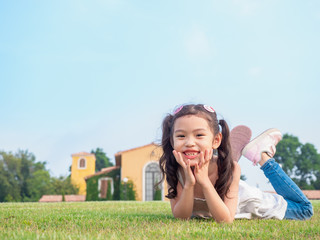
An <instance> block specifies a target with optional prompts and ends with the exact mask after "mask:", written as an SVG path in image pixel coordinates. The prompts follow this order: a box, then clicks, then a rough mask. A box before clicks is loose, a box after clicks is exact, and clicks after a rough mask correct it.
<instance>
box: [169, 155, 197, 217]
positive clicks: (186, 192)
mask: <svg viewBox="0 0 320 240" xmlns="http://www.w3.org/2000/svg"><path fill="white" fill-rule="evenodd" d="M173 155H174V156H175V158H176V160H177V162H178V163H179V164H180V166H181V167H182V169H183V172H184V176H185V184H184V187H182V186H181V183H180V182H178V185H177V196H176V197H175V198H174V199H171V200H170V203H171V211H172V213H173V216H174V217H175V218H182V219H189V218H190V217H191V215H192V211H193V196H194V193H193V190H194V185H195V183H196V179H195V177H194V175H193V172H192V170H191V167H190V161H187V162H185V161H184V160H183V158H182V155H181V153H180V152H177V151H175V150H174V151H173Z"/></svg>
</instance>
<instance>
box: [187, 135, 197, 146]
mask: <svg viewBox="0 0 320 240" xmlns="http://www.w3.org/2000/svg"><path fill="white" fill-rule="evenodd" d="M194 145H195V143H194V139H193V138H192V137H188V138H187V139H186V147H193V146H194Z"/></svg>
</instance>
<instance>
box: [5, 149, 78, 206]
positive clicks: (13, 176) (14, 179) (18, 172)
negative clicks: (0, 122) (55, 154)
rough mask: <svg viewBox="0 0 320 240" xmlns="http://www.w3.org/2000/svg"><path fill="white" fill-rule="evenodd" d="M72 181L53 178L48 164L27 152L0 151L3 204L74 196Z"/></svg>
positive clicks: (75, 190) (74, 190)
mask: <svg viewBox="0 0 320 240" xmlns="http://www.w3.org/2000/svg"><path fill="white" fill-rule="evenodd" d="M76 192H77V189H76V188H75V187H74V186H73V185H72V184H71V182H70V178H68V177H67V178H63V177H60V178H55V177H51V176H50V173H49V171H48V170H47V169H46V162H36V158H35V156H34V155H33V154H32V153H29V152H28V151H23V150H19V151H18V152H17V153H15V154H13V153H11V152H9V153H6V152H3V151H1V152H0V202H20V201H23V202H30V201H38V200H39V199H40V198H41V196H42V195H48V194H62V195H64V194H75V193H76Z"/></svg>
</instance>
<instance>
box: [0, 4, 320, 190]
mask: <svg viewBox="0 0 320 240" xmlns="http://www.w3.org/2000/svg"><path fill="white" fill-rule="evenodd" d="M319 26H320V2H319V1H317V0H306V1H303V2H302V1H288V0H287V1H275V0H270V1H256V0H243V1H240V0H233V1H213V0H212V1H200V2H199V1H160V2H159V1H155V2H151V1H124V0H119V1H118V0H107V1H103V0H99V1H98V0H96V1H0V36H1V37H0V110H1V115H0V116H1V117H0V150H4V151H13V152H15V151H17V149H28V150H29V151H30V152H32V153H34V154H35V155H36V157H37V160H38V161H46V162H47V163H48V164H47V167H48V168H49V169H50V171H51V173H52V174H53V175H56V176H59V175H63V176H66V175H67V174H68V168H69V166H70V164H71V154H72V153H76V152H80V151H88V152H89V151H91V150H92V149H95V148H97V147H100V148H103V150H104V151H105V152H106V153H107V155H108V156H109V157H110V158H111V159H113V158H114V154H115V153H116V152H118V151H121V150H127V149H130V148H134V147H139V146H142V145H145V144H149V143H151V142H154V141H156V142H157V141H159V140H160V134H161V128H160V126H161V122H162V119H163V117H164V116H165V115H166V113H167V112H170V111H172V110H173V109H174V107H175V106H177V105H179V104H181V103H206V104H208V105H211V106H213V108H215V109H216V111H217V112H218V114H219V116H220V117H221V118H224V119H225V120H226V121H227V122H228V123H229V125H230V127H231V128H232V127H234V126H236V125H238V124H245V125H248V126H250V127H251V128H252V131H253V135H254V136H255V135H257V134H259V133H260V132H262V131H263V130H265V129H267V128H270V127H277V128H279V129H280V130H281V131H282V132H283V133H290V134H293V135H296V136H298V137H299V139H300V141H301V142H303V143H305V142H310V143H312V144H314V145H315V146H316V148H317V149H320V140H319V137H318V134H319V133H320V131H319V130H320V128H319V125H318V124H319V122H320V114H319V103H320V94H319V89H320V83H319V77H320V68H319V62H320V59H319V58H320V57H319V56H320V46H319V42H320V31H319ZM240 164H241V167H242V172H243V174H245V175H246V176H247V178H248V182H249V183H250V184H252V185H256V184H259V186H260V187H261V188H263V189H267V188H270V186H269V185H268V184H267V183H266V182H267V181H266V179H265V178H264V177H263V176H262V174H261V172H259V171H260V170H259V169H258V168H253V167H252V166H251V164H250V163H249V162H247V160H246V159H241V160H240Z"/></svg>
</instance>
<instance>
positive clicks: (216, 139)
mask: <svg viewBox="0 0 320 240" xmlns="http://www.w3.org/2000/svg"><path fill="white" fill-rule="evenodd" d="M221 141H222V133H221V132H219V133H218V134H216V135H215V136H214V137H213V143H212V148H213V149H217V148H218V147H219V146H220V144H221Z"/></svg>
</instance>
